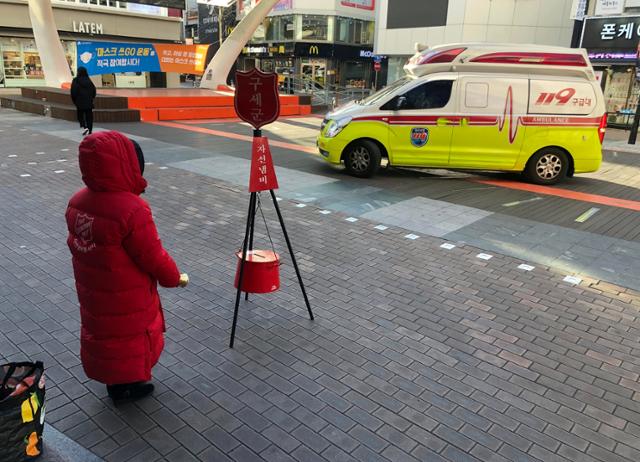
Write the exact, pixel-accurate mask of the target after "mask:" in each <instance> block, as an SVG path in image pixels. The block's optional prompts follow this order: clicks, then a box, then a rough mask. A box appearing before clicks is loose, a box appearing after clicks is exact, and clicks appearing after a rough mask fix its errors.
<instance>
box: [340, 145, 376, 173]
mask: <svg viewBox="0 0 640 462" xmlns="http://www.w3.org/2000/svg"><path fill="white" fill-rule="evenodd" d="M381 160H382V153H381V152H380V148H379V147H378V145H377V144H376V143H374V142H373V141H369V140H359V141H356V142H355V143H353V144H351V145H350V146H349V147H348V148H347V152H346V154H345V156H344V166H345V167H346V169H347V172H349V174H350V175H353V176H357V177H358V178H371V177H372V176H373V175H375V174H376V172H377V171H378V169H379V168H380V162H381Z"/></svg>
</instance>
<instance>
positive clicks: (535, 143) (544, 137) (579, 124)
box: [317, 117, 602, 173]
mask: <svg viewBox="0 0 640 462" xmlns="http://www.w3.org/2000/svg"><path fill="white" fill-rule="evenodd" d="M523 119H525V120H524V121H520V124H521V125H526V127H524V126H520V128H519V130H518V132H519V133H518V134H516V136H515V139H514V140H513V141H516V140H518V139H520V136H523V137H524V139H523V140H522V141H521V142H522V145H521V148H520V149H519V155H518V156H517V160H516V162H515V165H513V164H512V165H511V166H506V165H505V160H504V159H503V157H502V156H501V155H500V154H499V153H500V152H502V150H501V149H500V150H495V149H486V150H485V151H484V152H479V153H478V154H477V157H476V159H475V160H474V159H473V158H472V157H470V158H469V159H468V160H467V161H466V162H465V165H464V166H462V165H455V164H454V165H451V164H449V165H448V166H451V167H452V168H456V167H459V168H465V169H478V170H504V171H516V172H521V171H523V170H524V169H525V167H526V165H527V162H528V160H529V158H530V157H531V156H532V155H533V154H535V153H536V152H537V151H539V150H540V149H542V148H544V147H549V146H556V147H559V148H562V149H564V150H565V151H567V152H568V153H569V154H570V155H571V157H572V158H573V161H574V170H575V173H588V172H595V171H597V170H598V169H599V168H600V165H601V163H602V144H601V143H600V139H599V136H598V126H597V120H596V119H594V118H569V119H566V120H569V121H570V122H567V123H569V124H568V125H562V123H563V120H564V119H562V118H542V119H540V120H539V121H537V119H536V118H535V117H524V118H523ZM458 128H461V127H453V131H454V136H453V139H454V140H455V139H456V136H455V132H456V130H457V129H458ZM482 128H483V129H482V130H478V131H469V134H470V135H469V136H471V135H473V136H472V138H473V139H470V140H469V143H467V144H468V145H471V144H473V143H474V141H475V142H477V144H478V145H483V144H484V145H487V144H486V143H482V142H479V141H482V138H484V137H485V136H486V137H487V141H490V143H488V145H493V146H495V143H498V142H504V143H505V144H506V145H508V144H509V143H510V138H509V133H508V131H509V128H510V127H509V123H507V124H506V125H504V126H503V131H500V127H499V124H496V125H495V126H493V127H482ZM498 135H500V136H498ZM478 137H480V138H478ZM362 138H370V139H374V140H376V141H378V142H379V143H380V144H382V145H383V146H384V147H385V149H386V151H387V153H388V155H389V162H390V164H391V165H394V166H397V167H402V166H407V167H409V166H410V167H442V166H443V165H442V164H441V163H438V164H437V165H436V164H432V163H429V161H428V157H417V158H416V159H414V160H412V161H411V163H410V164H409V163H404V164H401V163H398V162H395V161H394V160H395V159H394V155H393V153H394V145H393V142H391V141H390V138H389V128H388V125H387V124H386V123H385V122H378V121H357V122H351V123H350V124H349V125H347V126H346V127H345V128H344V129H343V130H342V131H341V132H340V133H339V134H338V135H337V136H336V137H334V138H327V137H326V136H325V133H324V131H323V132H322V133H321V134H320V136H319V137H318V141H317V142H318V148H319V149H320V152H321V154H322V155H323V157H324V158H325V160H326V161H327V162H330V163H332V164H339V163H340V162H341V160H342V154H343V152H344V150H345V148H346V147H347V146H348V145H349V144H350V143H351V142H352V141H355V140H358V139H362ZM500 140H502V141H500ZM451 149H452V157H455V154H454V153H455V150H456V143H455V141H454V142H453V144H452V146H451ZM496 152H498V154H496ZM492 156H493V157H492Z"/></svg>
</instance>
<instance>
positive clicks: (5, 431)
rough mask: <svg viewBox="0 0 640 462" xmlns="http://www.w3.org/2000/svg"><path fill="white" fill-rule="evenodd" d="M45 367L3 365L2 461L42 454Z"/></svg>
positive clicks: (0, 408) (15, 461) (39, 364)
mask: <svg viewBox="0 0 640 462" xmlns="http://www.w3.org/2000/svg"><path fill="white" fill-rule="evenodd" d="M44 385H45V384H44V366H43V364H42V362H36V363H10V364H4V365H2V366H0V460H1V461H2V462H24V461H30V460H33V459H35V458H37V457H38V456H40V454H42V430H43V428H44V415H45V404H44V396H45V386H44Z"/></svg>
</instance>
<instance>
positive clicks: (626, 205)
mask: <svg viewBox="0 0 640 462" xmlns="http://www.w3.org/2000/svg"><path fill="white" fill-rule="evenodd" d="M148 123H150V124H152V125H159V126H162V127H170V128H177V129H179V130H186V131H190V132H194V133H203V134H205V135H212V136H220V137H222V138H230V139H234V140H239V141H246V142H247V143H253V136H249V135H239V134H237V133H229V132H223V131H220V130H212V129H210V128H204V127H194V126H191V125H185V124H182V123H175V122H148ZM270 144H271V146H277V147H281V148H284V149H290V150H292V151H299V152H306V153H310V154H317V153H318V151H317V149H316V148H315V147H311V146H300V145H299V144H292V143H285V142H282V141H270ZM468 181H472V182H474V183H480V184H486V185H490V186H498V187H500V188H507V189H516V190H519V191H528V192H532V193H535V194H543V195H546V196H555V197H562V198H564V199H571V200H575V201H582V202H589V203H593V204H600V205H608V206H610V207H617V208H621V209H628V210H634V211H637V212H640V202H639V201H631V200H626V199H617V198H615V197H608V196H601V195H599V194H589V193H582V192H577V191H571V190H568V189H561V188H557V187H553V188H552V187H549V186H539V185H533V184H528V183H520V182H517V181H506V180H478V179H469V180H468Z"/></svg>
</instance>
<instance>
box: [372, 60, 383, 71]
mask: <svg viewBox="0 0 640 462" xmlns="http://www.w3.org/2000/svg"><path fill="white" fill-rule="evenodd" d="M373 70H374V71H376V72H380V71H381V70H382V64H381V63H380V61H375V62H374V63H373Z"/></svg>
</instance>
